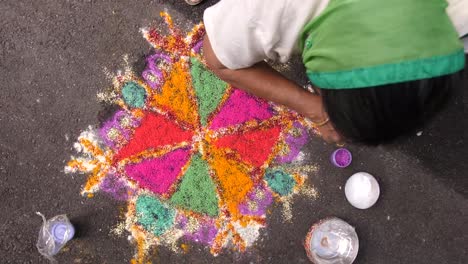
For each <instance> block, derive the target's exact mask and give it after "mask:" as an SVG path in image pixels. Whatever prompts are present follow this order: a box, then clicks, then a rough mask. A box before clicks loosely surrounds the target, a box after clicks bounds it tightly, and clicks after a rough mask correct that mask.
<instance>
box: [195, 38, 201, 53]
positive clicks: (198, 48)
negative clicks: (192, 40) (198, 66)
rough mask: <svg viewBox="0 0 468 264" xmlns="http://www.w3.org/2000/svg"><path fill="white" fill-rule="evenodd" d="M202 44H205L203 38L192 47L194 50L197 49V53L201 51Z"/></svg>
mask: <svg viewBox="0 0 468 264" xmlns="http://www.w3.org/2000/svg"><path fill="white" fill-rule="evenodd" d="M202 46H203V40H200V41H198V42H197V43H196V44H195V45H194V46H193V48H192V49H193V51H195V53H200V51H201V48H202Z"/></svg>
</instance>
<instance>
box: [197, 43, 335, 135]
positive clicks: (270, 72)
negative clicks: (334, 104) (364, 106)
mask: <svg viewBox="0 0 468 264" xmlns="http://www.w3.org/2000/svg"><path fill="white" fill-rule="evenodd" d="M203 53H204V56H205V59H206V62H207V64H208V66H209V67H210V69H211V70H212V71H213V72H214V73H215V74H216V75H217V76H218V77H219V78H221V79H222V80H224V81H226V82H228V83H230V84H232V85H233V86H235V87H238V88H242V89H244V90H246V91H247V92H249V93H251V94H254V95H256V96H258V97H261V98H263V99H265V100H268V101H272V102H275V103H277V104H281V105H284V106H286V107H289V108H291V109H293V110H295V111H296V112H298V113H300V114H302V115H304V116H306V117H308V118H310V119H311V120H312V121H313V122H317V123H320V122H322V121H324V120H326V118H327V117H328V116H327V114H326V112H325V111H324V109H323V105H322V99H321V98H320V96H319V95H316V94H312V93H310V92H308V91H307V90H305V89H303V88H302V87H300V86H299V85H297V84H296V83H294V82H292V81H290V80H288V79H287V78H285V77H284V76H283V75H281V74H280V73H279V72H277V71H276V70H274V69H273V68H271V67H270V66H269V65H268V64H267V63H265V62H259V63H257V64H255V65H253V66H251V67H248V68H245V69H239V70H231V69H228V68H226V67H225V66H224V65H223V64H222V63H221V62H220V61H219V60H218V58H217V57H216V55H215V54H214V52H213V49H212V48H211V44H210V41H209V39H208V36H207V35H205V39H204V43H203ZM319 131H320V133H321V134H322V136H323V138H324V139H325V140H326V141H328V142H338V141H339V140H340V136H339V135H338V134H337V133H336V131H335V130H334V129H333V126H332V125H331V124H330V123H328V124H326V125H324V126H322V127H320V128H319Z"/></svg>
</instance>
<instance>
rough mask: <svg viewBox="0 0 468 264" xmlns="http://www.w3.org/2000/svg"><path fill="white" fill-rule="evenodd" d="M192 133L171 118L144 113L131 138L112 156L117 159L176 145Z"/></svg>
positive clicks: (188, 138)
mask: <svg viewBox="0 0 468 264" xmlns="http://www.w3.org/2000/svg"><path fill="white" fill-rule="evenodd" d="M192 136H193V133H192V132H191V131H186V130H183V129H182V128H181V127H180V126H178V125H177V124H176V123H175V122H174V121H173V120H170V119H169V118H167V117H165V116H162V115H159V114H156V113H149V112H148V113H146V114H145V117H144V118H143V120H142V121H141V125H140V126H139V127H138V128H137V129H135V132H134V135H133V138H132V140H131V141H130V142H129V143H128V144H127V145H125V146H124V147H123V148H122V149H120V150H119V152H118V153H117V154H116V155H115V156H114V160H116V161H119V160H121V159H124V158H128V157H130V156H133V155H135V154H138V153H140V152H142V151H144V150H147V149H157V148H161V147H163V146H166V145H176V144H178V143H181V142H183V141H187V140H191V139H192Z"/></svg>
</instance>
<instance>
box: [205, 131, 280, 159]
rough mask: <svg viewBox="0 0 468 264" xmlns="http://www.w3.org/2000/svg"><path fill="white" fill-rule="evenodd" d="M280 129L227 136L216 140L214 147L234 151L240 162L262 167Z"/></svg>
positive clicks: (276, 139)
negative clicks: (243, 161)
mask: <svg viewBox="0 0 468 264" xmlns="http://www.w3.org/2000/svg"><path fill="white" fill-rule="evenodd" d="M280 132H281V128H280V127H272V128H268V129H263V130H253V131H248V132H245V133H243V134H233V135H227V136H225V137H222V138H220V139H218V140H217V141H216V142H215V143H214V145H215V146H216V147H218V148H228V149H231V150H234V151H236V152H237V153H238V154H239V155H240V157H241V159H242V160H245V161H249V162H250V163H252V164H253V165H254V166H258V167H260V166H262V165H263V163H265V161H267V159H268V157H269V156H270V154H271V152H272V148H273V146H274V145H275V144H276V143H277V141H278V137H279V135H280Z"/></svg>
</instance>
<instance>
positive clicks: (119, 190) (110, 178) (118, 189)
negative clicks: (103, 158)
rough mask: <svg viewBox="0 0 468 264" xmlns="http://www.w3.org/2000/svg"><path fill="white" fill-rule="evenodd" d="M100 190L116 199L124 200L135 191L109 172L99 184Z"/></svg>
mask: <svg viewBox="0 0 468 264" xmlns="http://www.w3.org/2000/svg"><path fill="white" fill-rule="evenodd" d="M99 188H100V190H101V191H103V192H105V193H107V194H109V195H110V196H111V197H113V198H114V199H116V200H119V201H126V200H128V198H129V197H130V196H132V195H133V194H134V193H135V190H133V189H132V188H131V187H130V186H128V185H127V183H126V182H125V181H124V180H122V179H120V178H119V177H118V176H116V175H115V174H109V175H107V176H106V178H104V180H103V181H102V182H101V184H100V186H99Z"/></svg>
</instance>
